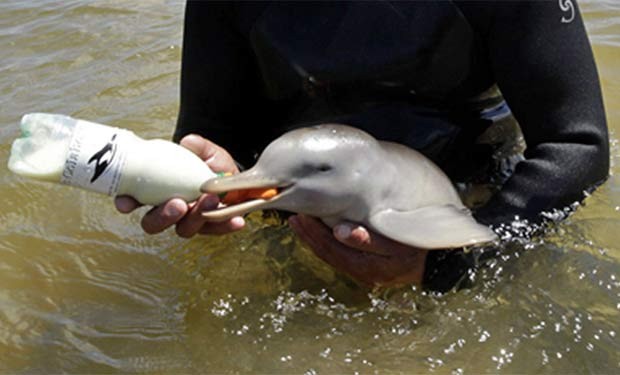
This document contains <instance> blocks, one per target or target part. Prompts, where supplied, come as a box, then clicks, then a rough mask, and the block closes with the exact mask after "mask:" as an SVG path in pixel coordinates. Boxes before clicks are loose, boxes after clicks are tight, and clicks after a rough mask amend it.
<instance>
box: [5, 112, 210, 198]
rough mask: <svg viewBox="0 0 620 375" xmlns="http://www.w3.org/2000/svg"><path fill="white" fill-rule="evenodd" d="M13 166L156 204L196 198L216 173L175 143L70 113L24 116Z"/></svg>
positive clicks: (47, 178)
mask: <svg viewBox="0 0 620 375" xmlns="http://www.w3.org/2000/svg"><path fill="white" fill-rule="evenodd" d="M21 131H22V137H21V138H18V139H16V140H15V141H14V142H13V146H12V148H11V156H10V157H9V169H10V170H11V171H12V172H14V173H17V174H19V175H22V176H26V177H30V178H34V179H38V180H43V181H50V182H60V183H63V184H67V185H71V186H77V187H81V188H84V189H87V190H91V191H96V192H100V193H105V194H108V195H130V196H132V197H133V198H135V199H136V200H138V201H139V202H140V203H143V204H148V205H158V204H161V203H163V202H165V201H166V200H168V199H170V198H181V199H184V200H185V201H188V202H189V201H193V200H195V199H196V198H198V197H199V196H200V194H201V193H200V186H201V185H202V184H203V183H204V182H205V181H207V180H208V179H210V178H212V177H215V174H214V173H213V172H212V171H211V170H210V169H209V167H208V166H207V165H206V164H205V163H204V161H202V160H201V159H200V158H199V157H198V156H196V155H195V154H194V153H192V152H191V151H189V150H187V149H186V148H184V147H182V146H179V145H177V144H175V143H172V142H169V141H165V140H161V139H153V140H144V139H142V138H140V137H138V136H136V135H135V134H134V133H132V132H131V131H128V130H124V129H119V128H114V127H110V126H106V125H101V124H96V123H94V122H89V121H84V120H79V119H74V118H71V117H69V116H64V115H57V114H47V113H31V114H27V115H25V116H24V117H23V118H22V122H21Z"/></svg>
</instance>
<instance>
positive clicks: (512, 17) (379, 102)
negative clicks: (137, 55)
mask: <svg viewBox="0 0 620 375" xmlns="http://www.w3.org/2000/svg"><path fill="white" fill-rule="evenodd" d="M494 84H496V85H497V87H499V89H500V90H501V93H502V94H503V97H504V98H505V100H506V102H507V103H508V105H509V106H510V109H511V110H512V113H513V114H514V116H515V118H516V119H517V121H518V122H519V125H520V127H521V130H522V132H523V135H524V138H525V141H526V143H527V150H526V151H525V155H524V156H525V160H524V161H522V162H520V163H519V164H518V165H517V167H516V169H515V172H514V174H513V175H512V177H511V178H510V179H508V181H507V182H506V183H505V184H504V186H503V187H502V189H501V190H500V191H499V192H498V193H497V194H495V196H494V197H493V198H492V199H491V201H490V202H489V203H488V204H487V205H485V206H484V207H482V208H481V209H479V210H477V212H475V216H476V218H477V219H478V220H479V221H481V222H484V223H487V224H495V225H496V224H499V223H503V222H508V221H511V220H512V219H514V216H515V215H518V216H520V217H521V218H526V219H529V220H531V221H534V222H536V221H539V220H540V216H539V213H540V212H541V211H545V210H550V209H553V208H562V207H564V206H566V205H568V204H570V203H572V202H574V201H577V200H580V199H582V198H583V192H584V190H586V189H588V188H589V187H591V186H593V185H594V184H596V183H598V182H600V181H602V180H603V179H604V178H605V177H606V176H607V174H608V169H609V154H608V153H609V151H608V141H607V126H606V121H605V114H604V109H603V106H602V99H601V92H600V87H599V80H598V75H597V71H596V67H595V64H594V61H593V57H592V52H591V49H590V44H589V42H588V39H587V35H586V33H585V29H584V26H583V23H582V20H581V16H580V14H579V11H578V8H577V6H576V4H575V2H574V0H561V1H514V2H511V1H501V2H486V1H484V2H478V1H476V2H472V1H437V2H432V1H421V2H417V1H412V2H387V1H384V2H359V3H357V2H335V3H328V2H321V3H307V2H301V3H282V2H277V3H263V2H260V3H254V2H248V3H240V4H236V3H231V2H224V3H214V2H202V1H190V2H188V4H187V8H186V18H185V31H184V42H183V62H182V78H181V107H180V114H179V120H178V125H177V130H176V132H175V139H176V140H178V139H180V138H181V137H182V136H184V135H186V134H189V133H198V134H201V135H203V136H205V137H207V138H209V139H211V140H213V141H214V142H216V143H218V144H220V145H221V146H223V147H224V148H226V149H227V150H229V151H230V153H231V154H232V155H233V157H235V158H236V159H237V160H238V161H239V162H240V163H241V164H243V165H246V166H251V165H252V164H253V163H254V158H255V157H256V156H257V154H258V153H260V151H261V150H262V149H263V148H264V147H265V146H266V145H267V143H268V142H270V141H271V140H273V139H274V138H276V137H277V136H279V135H280V134H282V133H283V132H284V131H286V130H288V129H290V128H293V127H296V126H302V125H307V124H312V123H321V122H323V123H325V122H339V123H345V124H349V125H352V126H356V127H359V128H362V129H364V130H366V131H368V132H369V133H371V134H372V135H374V136H375V137H377V138H379V139H385V140H392V141H396V142H400V143H403V144H406V145H409V146H410V147H413V148H416V149H419V150H421V151H422V152H423V153H425V154H427V156H429V157H431V159H433V160H434V161H436V162H437V163H438V164H439V165H440V166H442V167H443V168H444V169H446V170H448V174H449V175H450V177H452V178H455V174H453V173H451V172H450V170H451V169H452V170H453V171H454V170H456V171H457V172H458V170H459V169H461V168H451V165H452V164H453V163H454V162H455V160H456V161H458V160H463V159H467V158H468V157H469V156H471V155H473V154H471V155H469V154H467V153H466V152H465V153H464V152H463V151H464V150H465V151H467V150H468V148H469V146H471V148H474V145H473V144H474V140H475V138H476V137H477V135H479V134H480V133H481V132H482V131H483V130H484V129H485V127H488V126H489V125H490V122H489V121H485V120H482V119H481V117H480V116H479V114H480V109H481V108H482V107H484V106H486V105H490V104H497V102H493V100H492V99H491V101H490V103H485V101H484V100H483V99H480V98H479V96H480V94H481V93H483V92H484V91H485V90H487V89H488V88H489V87H491V86H493V85H494ZM477 97H478V99H474V98H477ZM457 164H458V163H457ZM455 173H456V172H455ZM433 253H438V254H439V253H440V252H433ZM437 257H438V255H433V256H432V257H431V258H432V259H431V260H429V264H431V263H432V264H435V263H437V264H439V263H441V262H439V261H437ZM440 268H441V267H439V266H437V267H435V266H432V267H430V269H433V270H435V269H440ZM457 268H458V267H457ZM429 272H433V275H437V274H440V273H441V272H439V273H438V272H436V271H427V273H429ZM433 275H430V274H429V277H430V278H433ZM442 277H443V276H442ZM448 283H449V282H448Z"/></svg>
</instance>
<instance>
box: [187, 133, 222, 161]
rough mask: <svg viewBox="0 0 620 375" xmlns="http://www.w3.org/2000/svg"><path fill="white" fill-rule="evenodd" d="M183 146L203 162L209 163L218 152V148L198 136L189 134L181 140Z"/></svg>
mask: <svg viewBox="0 0 620 375" xmlns="http://www.w3.org/2000/svg"><path fill="white" fill-rule="evenodd" d="M180 143H181V146H183V147H185V148H186V149H188V150H190V151H191V152H193V153H194V154H196V155H198V156H199V157H200V158H201V159H202V160H204V161H207V162H208V161H209V159H211V158H213V157H214V156H215V154H216V153H217V151H218V146H217V145H216V144H215V143H213V142H211V141H209V140H208V139H206V138H203V137H201V136H199V135H197V134H189V135H186V136H185V137H183V139H181V142H180Z"/></svg>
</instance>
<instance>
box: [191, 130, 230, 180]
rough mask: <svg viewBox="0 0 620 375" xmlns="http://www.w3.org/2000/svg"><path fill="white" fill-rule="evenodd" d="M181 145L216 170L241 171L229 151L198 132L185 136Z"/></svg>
mask: <svg viewBox="0 0 620 375" xmlns="http://www.w3.org/2000/svg"><path fill="white" fill-rule="evenodd" d="M181 146H183V147H185V148H187V149H188V150H190V151H192V152H193V153H195V154H196V155H198V156H199V157H200V158H201V159H202V160H204V161H205V162H206V163H207V165H209V167H210V168H211V169H212V170H213V171H215V172H238V171H239V169H238V168H237V164H235V160H234V159H233V158H232V156H230V154H229V153H228V151H226V150H225V149H223V148H222V147H220V146H218V145H216V144H215V143H213V142H211V141H210V140H208V139H206V138H203V137H201V136H199V135H197V134H189V135H186V136H185V137H183V139H181Z"/></svg>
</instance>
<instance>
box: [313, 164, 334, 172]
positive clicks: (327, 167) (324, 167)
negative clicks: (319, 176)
mask: <svg viewBox="0 0 620 375" xmlns="http://www.w3.org/2000/svg"><path fill="white" fill-rule="evenodd" d="M316 169H317V170H318V171H319V172H329V171H331V170H332V166H331V165H329V164H321V165H319V166H318V167H316Z"/></svg>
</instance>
